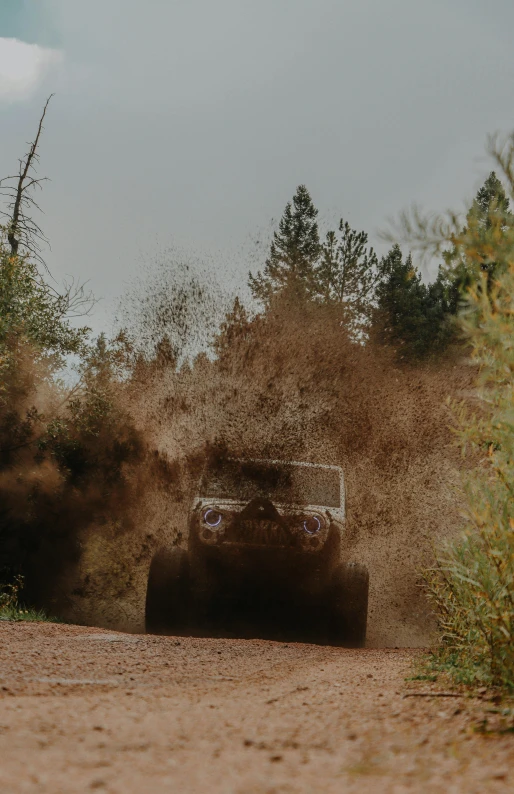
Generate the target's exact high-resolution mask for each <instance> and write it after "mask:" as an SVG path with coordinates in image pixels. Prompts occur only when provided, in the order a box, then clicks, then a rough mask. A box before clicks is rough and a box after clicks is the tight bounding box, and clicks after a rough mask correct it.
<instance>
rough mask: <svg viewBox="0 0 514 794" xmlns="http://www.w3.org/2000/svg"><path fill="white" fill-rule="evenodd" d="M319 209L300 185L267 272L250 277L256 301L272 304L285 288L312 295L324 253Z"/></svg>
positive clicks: (284, 218)
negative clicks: (321, 251)
mask: <svg viewBox="0 0 514 794" xmlns="http://www.w3.org/2000/svg"><path fill="white" fill-rule="evenodd" d="M317 216H318V210H317V209H316V208H315V206H314V204H313V203H312V199H311V196H310V194H309V191H308V190H307V188H306V187H305V185H299V187H298V188H297V190H296V193H295V195H294V197H293V201H292V203H291V202H288V203H287V204H286V208H285V210H284V214H283V215H282V218H281V220H280V223H279V228H278V231H276V232H274V234H273V241H272V243H271V248H270V253H269V256H268V259H267V260H266V264H265V266H264V271H263V272H262V273H261V272H260V271H259V272H258V273H257V275H256V276H253V275H252V274H251V273H250V274H249V284H250V288H251V290H252V294H253V296H254V298H257V299H258V300H261V301H263V302H264V304H265V305H269V302H270V300H271V299H272V297H273V295H276V294H277V293H280V292H281V291H282V290H284V289H288V290H291V291H292V292H294V293H295V294H298V295H300V296H310V295H311V293H312V290H313V288H314V269H315V265H316V262H317V259H318V256H319V252H320V241H319V231H318V224H317V221H316V218H317Z"/></svg>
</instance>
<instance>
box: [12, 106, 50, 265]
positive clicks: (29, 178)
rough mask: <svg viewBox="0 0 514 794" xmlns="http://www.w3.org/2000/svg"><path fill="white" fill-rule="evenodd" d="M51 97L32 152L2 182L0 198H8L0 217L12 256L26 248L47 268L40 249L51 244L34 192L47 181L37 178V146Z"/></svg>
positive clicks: (30, 147) (32, 146)
mask: <svg viewBox="0 0 514 794" xmlns="http://www.w3.org/2000/svg"><path fill="white" fill-rule="evenodd" d="M52 97H53V94H50V96H49V97H48V99H47V100H46V102H45V106H44V108H43V113H42V115H41V118H40V119H39V126H38V130H37V135H36V137H35V139H34V140H33V141H32V143H29V144H28V145H29V150H28V152H27V154H26V155H25V157H23V158H21V159H20V160H19V161H18V162H19V172H18V174H16V175H14V176H6V177H4V178H3V179H0V195H1V196H4V197H6V198H7V199H8V204H7V208H6V209H5V210H0V216H3V217H4V218H6V219H7V223H6V230H7V240H8V242H9V245H10V246H11V254H12V255H13V256H16V255H17V254H18V253H19V251H20V248H21V249H25V251H26V252H27V253H29V254H30V255H32V256H33V257H34V258H35V259H37V260H38V261H39V262H40V263H41V264H42V265H43V266H44V267H45V268H46V264H45V262H44V260H43V257H42V256H41V249H42V244H44V245H48V246H49V243H48V240H47V239H46V237H45V235H44V233H43V231H42V230H41V227H40V226H39V224H38V223H36V221H35V220H34V218H33V217H32V215H31V211H33V210H38V211H39V212H42V210H41V207H39V205H38V204H37V202H36V201H35V199H34V196H33V193H34V191H35V190H36V189H41V186H42V183H43V182H46V181H47V179H48V178H47V177H41V178H40V177H37V176H36V165H37V163H39V154H38V146H39V141H40V138H41V133H42V131H43V122H44V120H45V116H46V111H47V109H48V105H49V104H50V100H51V99H52Z"/></svg>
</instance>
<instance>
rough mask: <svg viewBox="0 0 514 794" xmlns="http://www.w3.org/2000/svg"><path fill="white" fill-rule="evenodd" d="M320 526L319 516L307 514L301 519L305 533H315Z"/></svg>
mask: <svg viewBox="0 0 514 794" xmlns="http://www.w3.org/2000/svg"><path fill="white" fill-rule="evenodd" d="M321 527H322V523H321V518H319V516H307V517H306V518H304V519H303V521H302V529H303V531H304V532H306V533H307V535H317V534H318V532H319V531H320V529H321Z"/></svg>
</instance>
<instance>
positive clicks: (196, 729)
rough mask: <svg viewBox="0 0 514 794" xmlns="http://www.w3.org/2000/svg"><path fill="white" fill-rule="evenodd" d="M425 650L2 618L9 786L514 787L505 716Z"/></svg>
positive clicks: (0, 658) (3, 749) (1, 729)
mask: <svg viewBox="0 0 514 794" xmlns="http://www.w3.org/2000/svg"><path fill="white" fill-rule="evenodd" d="M418 653H419V651H409V650H406V649H401V650H376V649H370V650H363V651H351V650H343V649H335V648H325V647H317V646H313V645H302V644H288V645H287V644H280V643H274V642H264V641H260V640H244V641H243V640H224V639H223V640H221V639H216V640H205V639H188V638H173V637H152V636H141V635H130V634H115V633H109V632H106V631H101V630H96V629H91V628H83V627H76V626H62V625H61V626H60V625H55V624H12V623H4V624H0V791H1V792H2V794H18V792H38V794H39V793H40V792H41V794H60V793H61V792H63V793H64V792H66V794H67V793H68V792H85V791H90V790H96V791H105V792H113V793H114V792H117V793H118V792H119V794H122V793H123V794H128V793H130V794H131V793H132V792H136V793H137V794H143V793H144V794H146V792H155V793H157V794H160V792H185V793H186V794H189V792H195V793H196V792H209V794H212V793H213V792H223V793H224V794H225V793H227V794H231V792H234V793H236V792H237V794H264V793H265V792H266V793H267V794H271V792H277V793H278V792H281V793H282V792H283V793H284V794H286V793H289V792H359V794H366V792H380V794H382V792H395V793H397V794H400V793H401V792H411V791H415V792H423V794H425V792H427V793H429V792H445V794H446V793H447V792H449V793H452V792H466V794H472V793H473V792H476V794H483V792H489V791H490V792H505V791H514V734H513V733H503V734H502V733H499V732H494V733H493V732H489V731H488V730H486V731H485V732H484V730H483V727H484V723H482V731H480V730H477V728H478V729H480V726H481V721H482V720H483V719H484V718H486V719H488V723H487V728H490V727H496V728H499V727H501V726H502V725H503V727H505V724H506V723H505V720H506V719H507V718H505V717H502V716H501V714H500V711H501V709H502V708H503V706H500V707H497V706H496V705H495V704H494V703H492V702H491V701H490V700H488V699H487V698H486V696H485V695H483V697H482V698H473V699H471V698H468V697H434V696H430V697H419V696H418V695H414V693H430V692H436V691H440V690H441V684H440V683H437V682H435V683H426V682H420V681H406V680H405V679H406V678H407V677H409V676H412V667H411V665H412V660H413V658H415V657H416V654H418ZM503 705H504V704H503Z"/></svg>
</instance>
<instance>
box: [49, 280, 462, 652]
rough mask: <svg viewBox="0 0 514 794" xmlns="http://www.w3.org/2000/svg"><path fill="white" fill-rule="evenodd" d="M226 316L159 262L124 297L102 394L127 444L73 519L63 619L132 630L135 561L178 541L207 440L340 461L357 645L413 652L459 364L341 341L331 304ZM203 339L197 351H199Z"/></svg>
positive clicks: (343, 335)
mask: <svg viewBox="0 0 514 794" xmlns="http://www.w3.org/2000/svg"><path fill="white" fill-rule="evenodd" d="M172 273H173V274H174V275H172ZM220 307H223V311H222V310H221V309H220ZM226 307H227V301H224V300H223V297H222V296H221V294H220V292H219V290H218V289H217V288H215V287H214V286H212V285H209V284H207V283H204V282H202V280H201V279H199V278H197V277H196V276H195V275H194V272H193V271H191V270H190V269H189V268H188V267H187V266H184V267H182V268H177V267H173V268H172V267H171V266H164V265H163V266H162V267H161V268H160V269H159V270H158V272H157V274H155V273H154V276H153V277H152V278H151V279H150V282H149V283H147V284H146V286H142V285H139V287H138V288H136V290H135V292H133V293H132V297H131V298H130V297H129V299H128V300H127V301H126V302H125V306H124V313H123V312H122V320H121V321H122V324H125V325H127V324H128V326H129V329H128V331H129V336H130V337H131V338H132V339H133V340H134V344H135V347H136V353H137V354H136V355H135V356H134V364H133V366H132V367H131V370H130V372H129V373H126V374H125V376H124V378H122V379H121V380H120V381H119V383H118V385H117V397H116V399H117V400H118V401H119V404H120V405H121V406H122V408H123V411H124V412H125V414H126V416H127V417H130V423H131V427H132V431H131V432H133V433H134V434H135V436H137V438H138V439H139V441H138V444H139V445H140V446H139V447H138V448H137V450H135V452H134V457H133V460H132V462H130V464H129V465H128V469H127V471H128V476H127V479H126V483H127V484H126V486H125V488H124V490H123V492H122V493H121V494H118V497H117V500H116V504H112V503H111V505H110V508H109V510H105V509H104V510H103V512H102V511H99V512H98V513H96V514H94V515H91V511H89V515H90V519H88V521H89V523H88V524H87V525H84V522H80V523H79V525H78V536H79V537H78V543H77V546H78V547H79V548H80V555H78V556H77V558H76V560H75V561H74V563H73V564H70V565H69V566H68V568H67V570H66V571H65V572H64V573H63V575H62V576H61V579H60V583H59V588H60V590H59V592H60V594H61V596H60V598H59V603H60V607H59V608H60V610H61V612H62V614H63V615H64V616H65V617H66V618H67V619H72V620H74V621H78V622H84V623H93V624H95V625H103V626H106V627H110V628H118V629H123V630H128V631H134V632H136V631H142V630H143V628H144V598H145V588H146V578H147V574H148V567H149V562H150V558H151V556H152V554H153V553H154V551H155V550H156V549H157V548H159V547H160V546H162V545H173V544H177V543H178V544H181V543H184V542H185V540H186V533H187V515H188V510H189V507H190V502H191V498H192V495H193V493H194V488H195V485H196V482H197V480H198V476H199V473H200V471H201V469H202V464H203V461H204V460H205V456H206V455H207V454H208V453H209V450H212V449H213V448H216V447H220V448H223V449H224V450H227V451H229V453H230V454H231V455H234V456H236V457H240V458H247V457H252V458H255V457H258V458H274V459H282V460H305V461H312V462H316V463H327V464H337V465H339V466H341V467H342V468H343V470H344V472H345V476H346V486H347V521H346V533H347V556H348V558H349V559H354V560H357V561H359V562H363V563H365V564H366V565H367V566H368V568H369V571H370V604H369V619H368V640H367V644H368V645H371V646H417V645H426V644H427V643H428V642H430V640H431V633H432V629H433V626H432V622H431V618H430V613H429V609H428V607H427V605H426V602H425V600H424V596H423V592H422V589H421V588H420V586H419V572H420V570H421V569H422V568H423V566H426V565H427V564H430V561H431V559H432V550H433V546H434V544H437V543H438V542H439V541H440V540H441V539H442V538H444V537H446V536H450V535H451V534H452V533H454V532H455V531H456V529H457V528H458V526H459V505H458V500H457V498H456V489H455V486H456V485H457V483H458V473H459V472H458V470H459V466H460V465H461V463H460V460H459V453H458V450H457V449H456V447H455V446H454V443H453V438H452V432H451V429H450V424H451V416H450V413H449V411H448V409H447V407H446V398H447V397H448V395H451V396H453V397H456V398H459V396H460V395H462V394H464V393H465V392H466V391H467V390H468V389H469V388H470V379H471V374H470V368H469V367H468V366H467V365H466V364H465V362H463V361H462V360H458V359H451V358H448V359H447V360H446V361H443V362H441V361H439V362H438V364H437V368H435V367H433V368H432V367H431V366H430V365H423V366H406V365H402V364H401V362H400V363H399V362H398V359H397V357H395V354H394V352H393V351H391V350H389V349H388V348H387V347H384V346H383V345H379V344H373V343H372V342H368V343H367V344H365V345H364V344H361V343H360V342H359V341H355V340H352V339H351V338H350V337H349V335H348V333H347V332H346V331H345V324H344V316H343V314H342V311H341V309H340V308H334V307H326V306H325V307H323V306H319V305H315V304H312V303H311V304H307V305H306V304H305V302H302V301H299V300H296V299H295V297H294V296H293V295H289V296H287V295H283V296H282V298H280V299H277V300H276V302H275V303H274V304H273V305H272V306H271V307H270V308H269V310H268V311H267V312H266V313H265V314H264V315H262V316H260V317H257V318H254V319H253V320H249V319H248V317H247V315H246V313H245V312H244V311H242V310H238V311H234V312H233V316H232V321H231V322H228V323H225V324H224V325H221V327H220V321H221V320H222V318H223V314H224V311H225V310H226ZM209 339H211V340H212V339H214V345H213V346H211V354H206V353H205V352H200V353H199V352H198V350H199V349H201V348H202V347H203V348H205V343H206V341H208V340H209ZM212 351H214V353H215V355H214V353H212ZM93 512H94V511H93ZM69 520H70V521H72V520H73V517H72V516H70V519H69ZM299 639H301V638H299Z"/></svg>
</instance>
